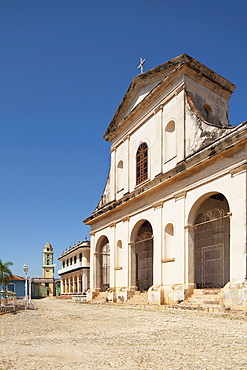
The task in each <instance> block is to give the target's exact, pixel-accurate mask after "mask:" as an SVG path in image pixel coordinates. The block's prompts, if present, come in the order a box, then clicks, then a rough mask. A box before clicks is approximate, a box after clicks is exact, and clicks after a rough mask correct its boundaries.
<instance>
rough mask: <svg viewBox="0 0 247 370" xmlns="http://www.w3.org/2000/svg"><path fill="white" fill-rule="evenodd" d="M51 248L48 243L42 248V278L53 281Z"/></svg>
mask: <svg viewBox="0 0 247 370" xmlns="http://www.w3.org/2000/svg"><path fill="white" fill-rule="evenodd" d="M53 254H54V252H53V248H52V246H51V244H50V243H46V245H45V246H44V248H43V265H42V276H43V278H46V279H47V278H48V279H53V278H54V267H55V265H54V264H53Z"/></svg>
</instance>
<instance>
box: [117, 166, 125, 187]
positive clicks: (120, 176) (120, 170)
mask: <svg viewBox="0 0 247 370" xmlns="http://www.w3.org/2000/svg"><path fill="white" fill-rule="evenodd" d="M123 168H124V163H123V161H119V162H118V165H117V191H121V190H123Z"/></svg>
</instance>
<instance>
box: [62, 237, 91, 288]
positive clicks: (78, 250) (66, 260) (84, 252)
mask: <svg viewBox="0 0 247 370" xmlns="http://www.w3.org/2000/svg"><path fill="white" fill-rule="evenodd" d="M58 260H59V261H61V262H62V268H61V269H60V270H58V275H59V276H60V277H61V293H60V294H61V295H63V294H70V295H72V294H82V293H85V292H86V291H87V290H88V288H89V284H90V281H89V269H90V242H89V241H88V240H84V241H83V242H80V241H79V242H78V243H77V244H76V245H74V246H73V247H71V248H70V249H69V250H66V251H65V252H63V253H62V255H61V257H60V258H58Z"/></svg>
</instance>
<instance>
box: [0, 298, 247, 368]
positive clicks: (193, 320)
mask: <svg viewBox="0 0 247 370" xmlns="http://www.w3.org/2000/svg"><path fill="white" fill-rule="evenodd" d="M34 302H35V305H36V307H37V308H38V309H37V310H28V311H20V312H18V313H17V314H15V315H13V314H5V315H1V316H0V320H1V337H0V349H1V358H0V369H1V370H3V369H4V370H7V369H11V370H12V369H17V370H22V369H30V370H31V369H32V370H36V369H42V370H48V369H126V370H127V369H131V370H132V369H172V370H176V369H183V370H184V369H234V370H240V369H247V355H246V352H247V317H246V316H245V317H244V316H240V315H237V314H235V315H229V314H226V315H223V314H212V313H205V312H196V311H182V310H181V311H180V310H179V311H178V310H165V309H164V308H158V307H147V308H142V307H131V306H114V305H96V304H83V303H72V302H68V301H66V300H59V299H56V298H45V299H42V300H37V301H34Z"/></svg>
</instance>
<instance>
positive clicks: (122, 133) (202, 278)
mask: <svg viewBox="0 0 247 370" xmlns="http://www.w3.org/2000/svg"><path fill="white" fill-rule="evenodd" d="M234 89H235V86H234V85H233V84H232V83H230V82H229V81H227V80H226V79H225V78H223V77H221V76H220V75H218V74H217V73H215V72H214V71H212V70H211V69H209V68H208V67H206V66H205V65H203V64H201V63H200V62H198V61H196V60H195V59H193V58H191V57H190V56H188V55H187V54H183V55H181V56H179V57H177V58H174V59H172V60H170V61H168V62H166V63H164V64H162V65H160V66H158V67H156V68H153V69H151V70H149V71H147V72H144V73H141V74H140V75H138V76H137V77H135V78H134V79H133V80H132V82H131V84H130V86H129V88H128V90H127V92H126V94H125V96H124V98H123V100H122V102H121V103H120V105H119V108H118V109H117V111H116V113H115V115H114V117H113V119H112V121H111V122H110V124H109V126H108V128H107V130H106V132H105V134H104V139H105V140H107V141H109V142H110V143H111V165H110V171H109V176H108V179H107V182H106V185H105V189H104V191H103V194H102V197H101V199H100V201H99V203H98V205H97V207H96V209H95V210H94V211H93V212H92V214H91V215H90V216H89V217H88V218H87V219H86V220H84V222H85V224H87V225H90V228H91V232H90V235H91V272H90V294H91V297H93V296H94V295H97V292H99V291H102V290H107V291H108V292H109V297H111V299H112V300H113V301H118V300H120V301H122V300H127V299H128V298H129V297H130V296H131V295H133V294H134V293H135V292H136V291H138V290H139V291H148V299H149V302H150V303H156V304H157V303H158V304H169V303H171V304H173V303H177V302H181V301H184V300H186V299H187V298H188V297H189V296H190V295H192V294H193V291H194V290H195V289H214V288H218V289H222V297H224V302H226V305H228V306H231V307H233V306H234V305H242V306H244V305H245V304H246V302H247V295H246V235H247V233H246V217H247V212H246V210H247V206H246V202H247V187H246V185H247V182H246V163H247V161H246V160H247V158H246V145H247V123H246V122H243V123H241V124H239V125H238V126H231V125H230V124H229V122H228V101H229V98H230V96H231V94H232V93H233V91H234ZM232 297H238V298H237V300H238V303H236V299H235V301H234V304H233V303H232V304H231V302H232V300H233V298H232Z"/></svg>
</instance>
